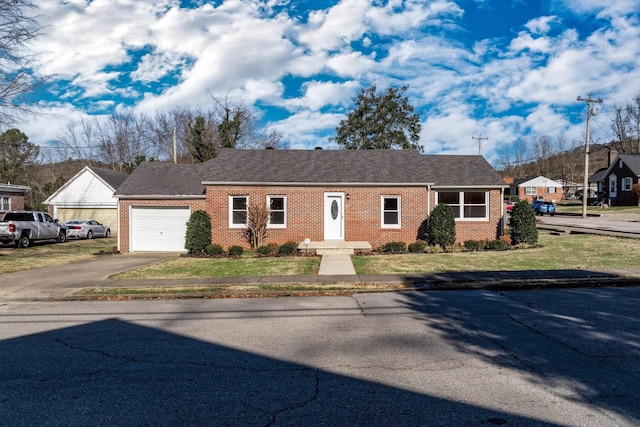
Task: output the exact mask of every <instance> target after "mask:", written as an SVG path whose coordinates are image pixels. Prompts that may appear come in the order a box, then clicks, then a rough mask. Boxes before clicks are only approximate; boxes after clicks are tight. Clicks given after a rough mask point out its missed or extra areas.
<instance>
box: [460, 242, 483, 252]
mask: <svg viewBox="0 0 640 427" xmlns="http://www.w3.org/2000/svg"><path fill="white" fill-rule="evenodd" d="M485 246H486V242H485V241H484V240H465V241H464V248H465V249H466V250H468V251H480V250H482V249H484V248H485Z"/></svg>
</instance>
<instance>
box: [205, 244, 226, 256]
mask: <svg viewBox="0 0 640 427" xmlns="http://www.w3.org/2000/svg"><path fill="white" fill-rule="evenodd" d="M205 251H206V252H207V253H208V254H209V255H211V256H215V255H221V254H222V253H223V252H224V251H223V250H222V246H220V245H214V244H211V245H209V246H207V248H206V249H205Z"/></svg>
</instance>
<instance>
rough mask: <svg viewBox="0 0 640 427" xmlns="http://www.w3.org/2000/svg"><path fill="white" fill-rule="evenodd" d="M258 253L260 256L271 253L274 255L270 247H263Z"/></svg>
mask: <svg viewBox="0 0 640 427" xmlns="http://www.w3.org/2000/svg"><path fill="white" fill-rule="evenodd" d="M257 252H258V253H259V254H260V255H269V254H270V253H273V249H272V248H271V247H270V246H267V245H262V246H260V247H259V248H258V249H257Z"/></svg>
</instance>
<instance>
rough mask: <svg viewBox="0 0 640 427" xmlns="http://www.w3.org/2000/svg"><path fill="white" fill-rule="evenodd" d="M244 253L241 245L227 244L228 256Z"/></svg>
mask: <svg viewBox="0 0 640 427" xmlns="http://www.w3.org/2000/svg"><path fill="white" fill-rule="evenodd" d="M243 253H244V248H243V247H242V246H235V245H234V246H229V255H230V256H240V255H242V254H243Z"/></svg>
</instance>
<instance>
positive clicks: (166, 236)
mask: <svg viewBox="0 0 640 427" xmlns="http://www.w3.org/2000/svg"><path fill="white" fill-rule="evenodd" d="M189 216H190V210H189V208H188V207H170V208H161V207H133V208H131V225H130V227H131V251H132V252H136V251H138V252H140V251H145V252H146V251H152V252H184V251H185V248H184V244H185V235H186V232H187V221H189Z"/></svg>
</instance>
